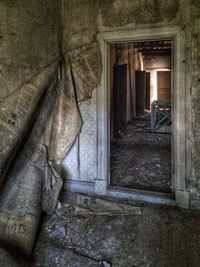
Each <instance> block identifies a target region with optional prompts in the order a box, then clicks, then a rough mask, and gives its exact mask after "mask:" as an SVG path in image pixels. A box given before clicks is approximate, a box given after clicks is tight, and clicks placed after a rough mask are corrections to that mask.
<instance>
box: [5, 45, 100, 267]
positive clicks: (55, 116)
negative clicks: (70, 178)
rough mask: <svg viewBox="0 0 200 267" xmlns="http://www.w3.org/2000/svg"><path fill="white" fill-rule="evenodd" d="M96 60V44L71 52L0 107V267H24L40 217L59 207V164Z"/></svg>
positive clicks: (76, 127)
mask: <svg viewBox="0 0 200 267" xmlns="http://www.w3.org/2000/svg"><path fill="white" fill-rule="evenodd" d="M97 57H100V52H99V48H98V46H97V44H93V45H92V46H88V47H81V48H77V49H74V50H73V51H70V52H69V53H67V54H66V55H65V56H64V57H63V58H62V60H61V61H60V60H58V61H56V62H54V63H52V64H51V65H50V66H48V67H47V68H46V69H44V70H43V71H42V72H41V73H39V74H38V75H37V76H36V77H34V78H33V79H31V80H30V81H29V82H28V83H26V84H24V85H23V86H22V87H21V88H20V89H19V90H18V91H17V92H16V93H14V94H13V95H11V96H9V97H8V98H7V99H5V100H4V101H2V102H1V103H0V109H1V114H0V137H1V139H0V147H1V150H0V168H1V177H0V178H1V186H0V265H1V266H6V265H7V266H13V267H14V266H26V262H25V260H24V258H29V257H30V256H31V253H32V248H33V246H34V242H35V238H36V234H37V231H38V225H39V220H40V215H41V212H42V211H45V212H47V213H51V212H53V211H54V210H55V209H56V207H57V203H58V196H59V193H60V190H61V188H62V184H63V180H62V177H60V174H59V165H60V163H61V162H62V160H63V158H64V157H65V156H66V154H67V153H68V151H69V150H70V148H71V146H72V145H73V143H74V142H75V140H76V137H77V135H78V134H79V131H80V129H81V125H82V119H81V114H80V112H79V107H78V104H79V103H80V102H81V101H84V100H86V99H88V98H89V97H91V92H92V90H93V89H94V88H96V87H97V86H98V84H99V82H100V77H101V66H99V65H96V62H100V58H98V59H97ZM85 76H87V79H85ZM16 254H17V257H16ZM20 255H21V256H20Z"/></svg>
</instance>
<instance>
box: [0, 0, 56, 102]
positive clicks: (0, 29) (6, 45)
mask: <svg viewBox="0 0 200 267" xmlns="http://www.w3.org/2000/svg"><path fill="white" fill-rule="evenodd" d="M0 16H1V21H0V88H1V91H0V98H4V97H6V96H8V95H10V94H12V93H13V92H15V91H16V90H17V89H18V88H19V87H20V86H21V85H22V84H23V83H24V82H26V81H27V80H29V79H30V78H31V77H33V76H34V75H35V74H37V73H38V72H40V70H41V69H42V68H43V67H45V66H46V65H48V64H50V63H51V62H52V61H54V60H55V59H57V58H58V57H59V56H60V43H59V40H60V41H61V38H60V33H61V24H60V22H61V20H60V4H59V1H48V0H1V1H0Z"/></svg>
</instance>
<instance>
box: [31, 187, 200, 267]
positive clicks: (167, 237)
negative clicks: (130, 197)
mask: <svg viewBox="0 0 200 267" xmlns="http://www.w3.org/2000/svg"><path fill="white" fill-rule="evenodd" d="M79 198H80V196H79V195H77V194H72V193H70V192H65V193H64V194H63V197H62V208H61V209H59V210H57V211H56V212H55V213H53V214H52V215H51V216H47V217H45V219H44V221H43V224H42V228H41V231H40V233H39V237H38V242H37V244H36V247H35V251H34V259H35V264H34V266H37V267H39V266H40V267H45V266H46V267H47V266H48V267H64V266H65V267H85V266H87V267H97V266H100V265H99V264H100V261H101V260H103V259H104V260H105V261H107V262H108V263H110V264H111V265H108V266H112V267H172V266H173V267H199V266H200V253H199V251H200V224H199V221H200V213H199V212H195V211H188V210H184V209H179V208H176V207H170V206H155V205H154V206H153V205H144V204H140V205H139V204H138V203H133V202H129V203H128V202H123V201H120V203H122V204H123V203H124V204H125V206H124V212H125V211H126V209H127V208H126V207H127V205H130V206H131V207H132V208H133V207H135V206H137V209H136V212H133V209H131V210H132V212H131V213H130V214H129V212H127V213H126V214H121V215H120V214H119V213H118V215H117V214H114V213H113V211H112V210H110V214H106V215H102V214H101V215H99V213H97V212H95V211H94V210H93V211H92V210H90V213H88V212H86V213H85V215H84V213H82V215H80V214H77V212H76V207H77V205H78V203H79V202H80V201H78V199H79ZM94 199H95V198H92V201H91V202H87V203H86V204H87V205H94V203H98V202H95V200H94ZM106 201H107V200H106ZM112 201H113V200H112ZM112 201H111V202H110V201H109V205H105V206H106V207H107V208H108V207H110V203H112ZM113 205H114V206H115V207H116V205H118V202H115V201H114V202H113ZM138 208H139V209H140V212H138ZM101 209H102V207H101ZM116 210H117V208H115V212H116ZM127 210H129V209H127ZM88 211H89V210H88ZM91 211H92V212H91ZM107 211H108V210H107ZM102 266H103V265H102Z"/></svg>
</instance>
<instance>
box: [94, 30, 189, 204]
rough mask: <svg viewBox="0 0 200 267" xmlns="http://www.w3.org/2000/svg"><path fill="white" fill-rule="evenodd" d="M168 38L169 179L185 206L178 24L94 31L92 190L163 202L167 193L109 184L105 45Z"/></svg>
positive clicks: (107, 53) (182, 66) (183, 104)
mask: <svg viewBox="0 0 200 267" xmlns="http://www.w3.org/2000/svg"><path fill="white" fill-rule="evenodd" d="M158 39H163V40H166V39H167V40H172V42H173V49H172V51H173V53H172V58H173V64H172V66H173V67H172V73H173V75H174V76H175V77H176V79H174V80H173V85H172V90H173V94H172V106H173V111H172V115H173V116H172V120H173V127H172V144H173V145H172V148H173V150H172V182H173V191H174V193H175V199H176V202H177V204H178V205H180V206H182V207H188V206H189V193H188V191H187V189H186V167H185V166H186V131H185V125H186V112H185V107H186V88H185V86H186V85H185V77H186V73H185V32H184V30H183V29H182V28H181V27H165V28H153V29H142V30H140V29H137V30H124V31H114V32H104V33H100V34H99V35H98V41H99V43H100V49H101V54H102V67H103V70H102V78H101V85H100V88H99V90H98V96H97V98H98V99H97V101H98V115H97V116H98V177H97V179H95V193H96V194H101V195H114V196H124V197H126V196H127V197H128V196H129V197H130V196H132V198H133V199H142V200H144V201H145V200H146V201H151V202H162V201H163V199H164V202H165V203H166V202H167V199H168V197H167V196H165V195H164V194H160V193H156V192H154V193H150V192H147V191H140V190H132V191H131V192H130V190H129V189H125V188H123V189H122V188H113V187H110V177H109V168H110V161H109V155H110V151H109V143H110V123H109V117H110V96H109V91H110V90H109V86H110V79H109V69H110V64H109V62H110V61H109V57H110V51H109V46H110V44H113V43H119V42H134V41H147V40H148V41H151V40H152V41H153V40H158Z"/></svg>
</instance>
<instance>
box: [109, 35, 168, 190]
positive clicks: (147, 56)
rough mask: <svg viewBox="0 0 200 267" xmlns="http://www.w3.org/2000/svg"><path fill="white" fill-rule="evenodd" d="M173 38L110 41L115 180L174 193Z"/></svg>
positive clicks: (112, 180) (118, 184) (112, 169)
mask: <svg viewBox="0 0 200 267" xmlns="http://www.w3.org/2000/svg"><path fill="white" fill-rule="evenodd" d="M172 45H173V44H172V40H153V41H138V42H137V41H135V42H129V43H116V44H110V70H109V73H110V122H109V123H110V185H111V186H116V187H126V188H133V189H142V190H152V191H155V192H164V193H170V192H172V174H171V161H172V160H171V158H172V152H171V137H172V123H173V121H172V117H173V116H171V114H172V96H173V88H172V84H173V82H172V80H173V69H172V61H173V60H172Z"/></svg>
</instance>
